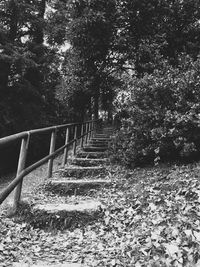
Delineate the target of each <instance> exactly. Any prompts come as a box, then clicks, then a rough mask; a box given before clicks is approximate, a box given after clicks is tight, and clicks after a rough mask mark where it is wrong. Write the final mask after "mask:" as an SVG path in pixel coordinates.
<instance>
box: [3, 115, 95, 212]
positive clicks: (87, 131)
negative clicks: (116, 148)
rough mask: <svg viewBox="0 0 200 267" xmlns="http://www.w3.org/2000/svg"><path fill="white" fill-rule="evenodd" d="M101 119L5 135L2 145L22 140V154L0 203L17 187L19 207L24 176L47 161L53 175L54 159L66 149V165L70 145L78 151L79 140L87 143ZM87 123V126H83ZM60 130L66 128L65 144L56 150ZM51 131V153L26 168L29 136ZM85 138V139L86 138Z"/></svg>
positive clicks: (49, 171) (16, 201) (74, 151)
mask: <svg viewBox="0 0 200 267" xmlns="http://www.w3.org/2000/svg"><path fill="white" fill-rule="evenodd" d="M99 121H100V120H90V121H85V122H82V123H70V124H62V125H56V126H51V127H46V128H41V129H34V130H30V131H25V132H21V133H18V134H14V135H10V136H7V137H3V138H1V139H0V146H3V145H5V144H9V143H12V142H14V141H16V140H21V149H20V155H19V160H18V171H17V174H16V177H15V178H14V180H13V181H12V182H11V183H10V184H9V185H8V186H7V187H6V188H5V189H3V190H2V191H1V193H0V204H1V203H2V202H3V201H4V200H5V199H6V198H7V196H8V195H9V194H10V193H11V192H12V191H13V190H14V189H15V188H16V187H17V190H16V194H15V198H14V209H16V208H17V206H18V204H19V202H20V198H21V190H22V183H23V178H24V177H25V176H26V175H27V174H29V173H30V172H32V171H34V170H35V169H36V168H38V167H40V166H41V165H43V164H44V163H46V162H49V164H48V177H51V175H52V168H53V159H54V158H55V157H56V156H57V155H58V154H59V153H60V152H63V151H64V159H63V164H64V165H65V164H66V162H67V155H68V153H67V151H68V148H69V146H70V145H72V144H73V145H74V146H73V153H74V154H75V153H76V144H77V141H78V140H81V146H82V145H83V143H84V141H85V143H87V141H88V138H90V137H91V133H92V132H93V131H94V130H95V129H96V125H97V124H98V123H99ZM83 125H85V127H83ZM79 126H80V127H81V129H80V130H81V134H80V135H79V136H78V132H77V129H78V127H79ZM71 127H74V129H75V132H74V139H73V140H71V141H69V129H70V128H71ZM58 130H66V140H65V145H63V146H62V147H60V148H58V149H57V150H56V151H55V150H54V149H55V145H56V134H55V133H56V132H57V131H58ZM47 132H49V133H51V142H50V151H49V155H48V156H46V157H44V158H42V159H41V160H39V161H37V162H35V163H34V164H32V165H31V166H29V167H27V168H25V163H26V155H27V152H28V144H29V138H30V137H31V136H32V135H34V134H41V133H47ZM84 139H85V140H84Z"/></svg>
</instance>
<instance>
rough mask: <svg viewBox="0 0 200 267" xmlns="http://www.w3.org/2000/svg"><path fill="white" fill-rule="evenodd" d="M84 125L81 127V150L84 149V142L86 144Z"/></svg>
mask: <svg viewBox="0 0 200 267" xmlns="http://www.w3.org/2000/svg"><path fill="white" fill-rule="evenodd" d="M83 135H84V123H82V125H81V136H82V137H81V148H83V142H84V136H83Z"/></svg>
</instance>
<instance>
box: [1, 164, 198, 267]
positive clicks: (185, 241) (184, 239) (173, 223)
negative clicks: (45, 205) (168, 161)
mask: <svg viewBox="0 0 200 267" xmlns="http://www.w3.org/2000/svg"><path fill="white" fill-rule="evenodd" d="M110 176H111V178H112V179H113V181H114V183H113V186H111V187H107V188H101V189H98V190H96V191H95V192H94V191H92V192H90V194H89V195H90V197H93V196H95V199H97V200H100V201H102V203H103V204H104V205H105V209H104V210H103V213H102V214H101V217H100V218H97V219H96V220H95V221H93V222H92V223H91V224H86V225H84V226H81V227H78V228H75V229H68V230H65V231H45V230H41V229H34V228H33V227H32V226H30V225H29V224H28V223H23V222H21V223H19V222H16V219H15V218H5V217H4V216H3V215H2V216H1V217H0V224H1V225H0V240H1V243H0V266H26V267H28V266H30V265H31V264H33V263H38V262H46V263H48V265H49V266H51V264H54V265H55V264H56V263H65V262H74V263H75V262H77V263H82V264H83V266H109V267H110V266H125V267H128V266H131V267H132V266H136V267H140V266H152V267H157V266H161V267H165V266H188V267H190V266H196V267H199V266H200V181H199V180H200V179H199V176H200V166H199V165H198V164H190V165H185V166H168V167H167V166H160V167H152V168H141V169H135V170H127V169H125V168H122V167H121V166H111V167H110ZM40 194H41V192H40ZM81 197H82V198H84V196H81ZM85 197H87V196H85ZM52 198H53V196H52ZM60 198H62V196H59V197H58V199H60ZM76 198H79V196H78V195H77V196H75V197H73V196H70V198H69V199H68V200H69V201H70V200H72V199H74V200H75V199H76ZM19 263H20V264H19ZM23 264H25V265H23Z"/></svg>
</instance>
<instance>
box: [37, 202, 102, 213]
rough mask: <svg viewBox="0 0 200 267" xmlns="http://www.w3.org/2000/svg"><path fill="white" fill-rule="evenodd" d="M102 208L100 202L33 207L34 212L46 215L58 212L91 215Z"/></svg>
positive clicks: (38, 205)
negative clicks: (42, 212) (41, 212)
mask: <svg viewBox="0 0 200 267" xmlns="http://www.w3.org/2000/svg"><path fill="white" fill-rule="evenodd" d="M101 208H102V204H101V202H100V201H96V200H85V201H81V202H80V203H78V204H63V203H57V204H55V203H53V204H36V205H34V206H33V210H34V211H36V210H37V211H38V210H41V211H45V212H47V213H59V212H65V213H66V214H67V213H70V212H82V213H92V212H96V211H99V209H101Z"/></svg>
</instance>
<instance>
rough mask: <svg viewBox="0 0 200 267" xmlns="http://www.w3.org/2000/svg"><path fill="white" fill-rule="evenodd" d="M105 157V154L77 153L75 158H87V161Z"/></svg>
mask: <svg viewBox="0 0 200 267" xmlns="http://www.w3.org/2000/svg"><path fill="white" fill-rule="evenodd" d="M106 156H107V153H106V152H86V151H79V152H78V153H77V157H80V158H88V159H98V158H105V157H106Z"/></svg>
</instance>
